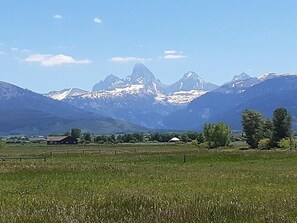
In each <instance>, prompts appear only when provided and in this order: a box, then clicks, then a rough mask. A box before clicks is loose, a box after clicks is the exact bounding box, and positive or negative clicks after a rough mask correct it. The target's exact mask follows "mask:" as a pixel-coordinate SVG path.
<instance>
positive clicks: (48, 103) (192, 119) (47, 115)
mask: <svg viewBox="0 0 297 223" xmlns="http://www.w3.org/2000/svg"><path fill="white" fill-rule="evenodd" d="M296 93H297V75H296V74H276V73H267V74H263V75H260V76H259V77H250V76H249V75H247V74H246V73H242V74H240V75H237V76H234V78H233V79H232V80H230V81H228V82H226V83H225V84H223V85H222V86H217V85H214V84H212V83H208V82H206V81H204V80H203V79H202V78H201V77H199V76H198V75H197V74H196V73H195V72H193V71H189V72H186V73H185V74H184V75H183V76H182V77H181V79H180V80H178V81H177V82H175V83H173V84H171V85H165V84H163V83H162V82H161V81H160V80H158V79H157V78H156V77H155V76H154V74H153V73H152V72H151V71H150V70H149V69H148V68H147V67H145V66H144V65H143V64H136V65H135V66H134V69H133V71H132V73H131V75H128V76H127V77H126V78H119V77H117V76H115V75H112V74H111V75H109V76H107V77H106V78H105V79H104V80H102V81H99V82H98V83H96V84H95V85H94V87H93V89H92V91H86V90H82V89H77V88H71V89H64V90H61V91H52V92H49V93H47V94H45V95H41V94H38V93H35V92H32V91H30V90H26V89H22V88H19V87H17V86H14V85H12V84H9V83H5V82H0V114H1V116H0V134H1V135H3V134H20V133H23V134H48V133H63V132H64V131H67V130H69V129H71V128H73V127H78V128H82V129H83V130H85V131H91V132H94V133H101V134H104V133H125V132H139V131H142V132H143V131H147V130H148V129H153V130H156V129H157V130H160V129H164V130H166V129H167V130H199V129H201V128H202V126H203V124H204V123H206V122H220V121H223V122H226V123H228V124H229V125H230V126H231V127H232V129H241V113H242V111H243V110H244V109H247V108H250V109H255V110H258V111H259V112H261V113H263V114H264V115H265V116H266V117H271V115H272V111H273V110H274V109H275V108H277V107H285V108H287V109H288V110H289V112H291V114H292V115H293V120H295V117H296V116H297V102H296V100H294V95H296ZM131 123H132V124H131Z"/></svg>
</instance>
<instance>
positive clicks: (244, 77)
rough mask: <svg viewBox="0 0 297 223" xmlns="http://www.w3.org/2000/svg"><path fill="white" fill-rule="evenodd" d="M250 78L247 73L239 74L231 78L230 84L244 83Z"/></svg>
mask: <svg viewBox="0 0 297 223" xmlns="http://www.w3.org/2000/svg"><path fill="white" fill-rule="evenodd" d="M250 78H252V77H251V76H250V75H248V74H247V73H244V72H243V73H241V74H239V75H235V76H234V77H233V79H232V80H231V82H235V81H244V80H248V79H250Z"/></svg>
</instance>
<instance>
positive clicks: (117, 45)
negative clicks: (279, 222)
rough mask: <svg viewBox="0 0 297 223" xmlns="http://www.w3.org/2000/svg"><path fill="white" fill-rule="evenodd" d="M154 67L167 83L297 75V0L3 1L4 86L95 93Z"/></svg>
mask: <svg viewBox="0 0 297 223" xmlns="http://www.w3.org/2000/svg"><path fill="white" fill-rule="evenodd" d="M139 62H140V63H143V64H145V65H146V66H147V67H148V68H149V69H150V70H151V71H152V72H153V73H154V74H155V76H156V78H158V79H160V80H161V81H162V82H163V83H166V84H171V83H173V82H176V81H177V80H179V79H180V78H181V77H182V76H183V74H184V73H186V72H187V71H194V72H196V73H197V74H198V75H199V76H200V77H202V78H203V79H204V80H205V81H207V82H212V83H215V84H222V83H224V82H227V81H229V80H230V79H232V77H233V76H234V75H238V74H240V73H242V72H246V73H248V74H249V75H251V76H258V75H260V74H263V73H267V72H277V73H288V72H294V73H295V72H297V1H295V0H282V1H280V0H73V1H70V0H42V1H40V0H27V1H20V0H0V80H2V81H6V82H9V83H12V84H15V85H18V86H20V87H23V88H27V89H30V90H33V91H36V92H39V93H46V92H49V91H52V90H61V89H64V88H71V87H77V88H81V89H84V90H91V89H92V87H93V85H94V84H95V83H97V82H99V81H100V80H103V79H104V78H105V77H106V76H107V75H109V74H114V75H116V76H119V77H121V78H124V77H126V76H127V75H129V74H131V72H132V70H133V66H134V65H135V63H139Z"/></svg>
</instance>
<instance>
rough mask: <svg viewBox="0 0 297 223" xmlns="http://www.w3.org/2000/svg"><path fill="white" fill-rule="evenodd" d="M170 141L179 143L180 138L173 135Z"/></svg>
mask: <svg viewBox="0 0 297 223" xmlns="http://www.w3.org/2000/svg"><path fill="white" fill-rule="evenodd" d="M168 142H174V143H177V142H180V139H179V138H177V137H173V138H172V139H170V140H169V141H168Z"/></svg>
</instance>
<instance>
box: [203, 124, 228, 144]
mask: <svg viewBox="0 0 297 223" xmlns="http://www.w3.org/2000/svg"><path fill="white" fill-rule="evenodd" d="M203 135H204V139H205V142H207V144H208V146H209V148H217V147H220V146H228V145H229V143H230V135H231V130H230V128H229V126H228V125H226V124H225V123H215V124H205V125H204V127H203Z"/></svg>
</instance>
